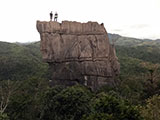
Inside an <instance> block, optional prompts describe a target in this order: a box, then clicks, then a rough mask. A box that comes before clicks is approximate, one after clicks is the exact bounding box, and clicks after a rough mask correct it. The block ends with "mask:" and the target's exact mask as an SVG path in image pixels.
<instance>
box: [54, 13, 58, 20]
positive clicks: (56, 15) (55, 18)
mask: <svg viewBox="0 0 160 120" xmlns="http://www.w3.org/2000/svg"><path fill="white" fill-rule="evenodd" d="M57 18H58V13H57V12H56V13H55V14H54V21H57Z"/></svg>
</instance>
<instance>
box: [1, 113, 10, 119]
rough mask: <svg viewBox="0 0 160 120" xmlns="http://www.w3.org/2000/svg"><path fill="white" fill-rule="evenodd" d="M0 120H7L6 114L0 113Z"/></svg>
mask: <svg viewBox="0 0 160 120" xmlns="http://www.w3.org/2000/svg"><path fill="white" fill-rule="evenodd" d="M0 120H9V117H8V116H7V114H4V113H3V114H2V113H0Z"/></svg>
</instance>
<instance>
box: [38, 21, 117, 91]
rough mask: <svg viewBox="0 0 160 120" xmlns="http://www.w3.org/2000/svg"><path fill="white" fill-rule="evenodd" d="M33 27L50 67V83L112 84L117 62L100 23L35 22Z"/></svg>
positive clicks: (98, 85) (95, 85)
mask: <svg viewBox="0 0 160 120" xmlns="http://www.w3.org/2000/svg"><path fill="white" fill-rule="evenodd" d="M37 30H38V32H39V33H40V37H41V52H42V56H43V60H44V61H45V62H48V64H49V66H50V70H51V73H52V84H53V85H59V84H63V85H74V84H77V83H80V84H84V85H87V86H89V87H91V88H92V89H97V88H99V87H100V86H103V85H106V84H114V78H115V76H116V75H118V74H119V63H118V60H117V57H116V54H115V49H114V47H113V46H112V45H110V44H109V40H108V35H107V32H106V30H105V28H104V26H103V25H99V24H98V23H97V22H88V23H79V22H70V21H63V22H62V23H58V22H55V21H51V22H40V21H37Z"/></svg>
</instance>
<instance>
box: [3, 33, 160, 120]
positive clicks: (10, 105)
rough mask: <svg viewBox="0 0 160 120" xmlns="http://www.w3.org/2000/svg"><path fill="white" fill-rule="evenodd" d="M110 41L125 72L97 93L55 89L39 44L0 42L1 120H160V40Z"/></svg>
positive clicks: (117, 38)
mask: <svg viewBox="0 0 160 120" xmlns="http://www.w3.org/2000/svg"><path fill="white" fill-rule="evenodd" d="M109 39H110V42H111V43H112V44H114V45H115V48H116V52H117V56H118V59H119V62H120V67H121V72H120V75H119V77H117V78H116V79H115V80H114V82H115V84H114V86H104V87H102V88H101V89H99V90H98V91H96V92H93V91H90V89H88V88H86V87H84V86H80V85H77V86H73V87H68V88H65V87H63V86H57V87H54V88H52V87H50V86H49V72H48V65H47V64H46V63H44V62H43V61H42V58H41V53H40V43H39V42H35V43H29V44H19V43H6V42H0V82H1V83H0V87H1V89H0V120H124V119H126V120H143V119H144V120H154V119H156V120H159V118H160V114H159V111H160V96H159V94H160V40H155V41H152V40H142V39H135V38H128V37H122V36H119V35H115V34H109Z"/></svg>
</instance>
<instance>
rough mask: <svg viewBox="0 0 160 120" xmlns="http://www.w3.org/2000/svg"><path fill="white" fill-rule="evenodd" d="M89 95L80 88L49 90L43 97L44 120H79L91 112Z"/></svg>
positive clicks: (88, 92) (87, 91) (86, 90)
mask: <svg viewBox="0 0 160 120" xmlns="http://www.w3.org/2000/svg"><path fill="white" fill-rule="evenodd" d="M90 99H91V93H90V91H89V90H88V89H86V88H84V87H81V86H72V87H68V88H66V89H63V90H60V89H57V88H52V89H50V90H49V91H48V92H47V93H46V94H45V97H44V100H45V102H44V113H43V115H42V119H43V120H44V119H45V120H80V119H81V117H82V116H83V115H84V114H88V113H89V112H90V111H91V110H90V108H91V106H90Z"/></svg>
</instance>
